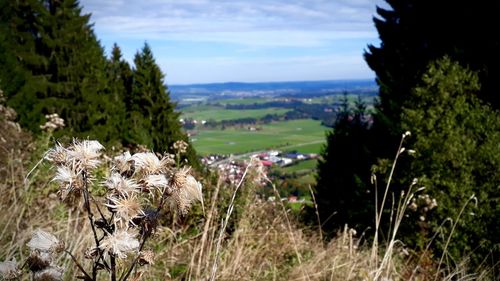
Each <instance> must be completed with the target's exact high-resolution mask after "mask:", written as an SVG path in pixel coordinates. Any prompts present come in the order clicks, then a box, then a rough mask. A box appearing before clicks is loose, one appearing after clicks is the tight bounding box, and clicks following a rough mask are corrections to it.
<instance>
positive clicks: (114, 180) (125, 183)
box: [104, 173, 140, 197]
mask: <svg viewBox="0 0 500 281" xmlns="http://www.w3.org/2000/svg"><path fill="white" fill-rule="evenodd" d="M104 186H106V187H107V188H108V189H109V190H112V191H114V192H115V193H116V194H117V195H120V196H122V197H128V196H130V194H132V193H135V192H139V190H140V187H139V185H138V184H137V183H136V182H135V181H134V180H132V179H127V178H124V177H122V176H121V175H120V174H118V173H113V174H111V176H109V177H108V178H107V179H106V181H105V182H104Z"/></svg>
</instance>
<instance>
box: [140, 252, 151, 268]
mask: <svg viewBox="0 0 500 281" xmlns="http://www.w3.org/2000/svg"><path fill="white" fill-rule="evenodd" d="M139 264H140V265H145V264H151V265H153V264H155V253H153V251H151V250H146V251H141V252H140V253H139Z"/></svg>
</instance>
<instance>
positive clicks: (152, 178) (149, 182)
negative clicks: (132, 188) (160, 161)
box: [143, 174, 168, 192]
mask: <svg viewBox="0 0 500 281" xmlns="http://www.w3.org/2000/svg"><path fill="white" fill-rule="evenodd" d="M143 182H144V185H145V186H146V189H148V190H149V189H153V188H156V189H158V190H159V191H160V192H161V191H162V190H163V189H164V188H165V187H167V186H168V180H167V178H166V177H165V175H162V174H160V175H148V176H147V177H145V178H144V181H143Z"/></svg>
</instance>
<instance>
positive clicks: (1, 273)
mask: <svg viewBox="0 0 500 281" xmlns="http://www.w3.org/2000/svg"><path fill="white" fill-rule="evenodd" d="M20 275H21V270H19V265H18V264H17V261H16V259H12V260H10V261H4V262H0V279H1V280H16V279H18V278H19V276H20Z"/></svg>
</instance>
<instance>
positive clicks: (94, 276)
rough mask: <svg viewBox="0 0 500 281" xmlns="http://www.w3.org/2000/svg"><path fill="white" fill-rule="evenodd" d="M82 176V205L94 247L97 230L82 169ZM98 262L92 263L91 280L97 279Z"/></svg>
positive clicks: (85, 177)
mask: <svg viewBox="0 0 500 281" xmlns="http://www.w3.org/2000/svg"><path fill="white" fill-rule="evenodd" d="M82 178H83V184H84V185H85V186H84V189H83V198H84V200H85V203H84V206H85V210H86V211H87V218H88V219H89V222H90V227H91V228H92V233H93V234H94V241H95V245H96V248H99V238H98V237H97V231H96V229H95V225H94V214H93V213H92V210H91V208H90V199H89V197H90V195H89V188H88V178H87V173H86V172H85V171H82ZM98 262H99V259H98V260H96V261H94V263H93V264H92V280H97V263H98Z"/></svg>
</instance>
